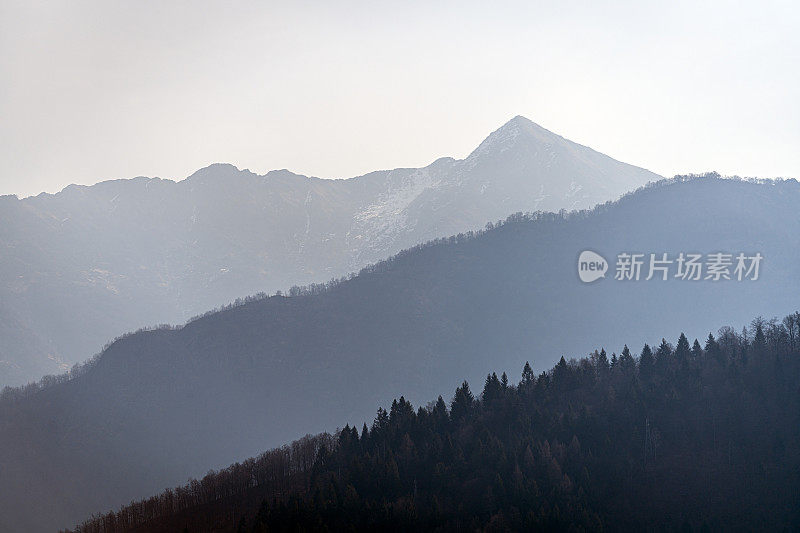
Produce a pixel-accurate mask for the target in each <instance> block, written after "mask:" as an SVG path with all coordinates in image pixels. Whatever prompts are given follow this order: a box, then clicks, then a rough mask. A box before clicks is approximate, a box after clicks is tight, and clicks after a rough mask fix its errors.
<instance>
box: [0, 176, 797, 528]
mask: <svg viewBox="0 0 800 533" xmlns="http://www.w3.org/2000/svg"><path fill="white" fill-rule="evenodd" d="M254 179H255V178H254ZM189 182H190V183H191V180H189ZM214 182H215V183H218V182H217V181H216V180H215V181H214ZM129 183H130V182H129ZM155 183H160V182H155ZM160 186H165V187H173V188H174V187H177V186H178V185H169V184H167V185H164V184H163V183H161V185H160ZM798 205H800V184H798V183H797V182H796V181H794V180H790V181H782V182H772V181H769V182H748V181H740V180H729V179H720V178H718V177H713V176H708V177H701V178H689V179H676V180H666V181H663V182H659V183H657V184H655V185H653V186H650V187H646V188H643V189H641V190H639V191H637V192H636V193H633V194H630V195H626V196H625V197H623V198H622V199H621V200H619V201H618V202H615V203H613V204H609V205H603V206H600V207H598V208H596V209H594V210H592V211H587V212H581V213H575V214H573V215H570V216H566V215H554V214H549V215H548V214H545V215H541V216H537V217H529V218H526V217H512V218H511V219H510V220H509V221H508V222H506V223H504V224H502V225H500V226H498V227H494V228H493V229H491V230H488V231H485V232H483V233H481V234H479V235H477V236H472V237H469V236H465V237H462V238H452V239H444V240H441V241H438V242H436V243H432V244H430V245H427V246H420V247H417V248H414V249H412V250H409V251H405V252H403V253H401V254H399V255H398V256H397V257H395V258H393V259H392V260H390V261H386V262H382V263H380V264H378V265H376V266H374V267H371V268H367V269H365V270H364V271H363V272H361V273H360V274H359V275H358V276H356V277H354V278H352V279H350V280H347V281H344V282H341V283H338V284H334V285H333V286H331V287H328V288H326V289H314V290H309V291H305V292H302V293H300V294H298V295H296V296H293V297H279V296H273V297H269V298H264V299H260V300H256V301H251V302H249V303H246V304H244V305H239V306H235V307H233V308H230V309H226V310H223V311H220V312H217V313H213V314H210V315H208V316H205V317H203V318H200V319H198V320H195V321H193V322H190V323H189V324H187V325H186V326H184V327H182V328H178V329H161V330H156V331H145V332H141V333H138V334H134V335H131V336H128V337H126V338H123V339H121V340H119V341H117V342H115V343H114V344H113V345H111V346H110V347H109V348H108V349H107V350H106V351H105V352H104V353H103V354H102V356H101V357H100V358H99V359H98V360H97V361H96V362H95V363H94V364H93V365H90V366H89V367H87V368H86V369H85V370H84V371H83V372H80V373H78V374H79V375H77V376H76V377H74V379H71V380H68V381H63V382H60V383H56V384H52V385H49V386H47V387H45V388H44V389H43V390H41V391H39V392H37V393H34V394H29V395H27V396H26V395H22V397H19V398H16V399H15V398H12V397H8V396H7V397H6V399H5V400H3V401H2V402H0V473H2V475H0V530H3V531H15V530H21V531H38V530H46V529H54V528H57V527H59V526H61V527H64V526H69V525H70V524H73V523H76V522H77V521H79V520H82V519H84V518H86V517H87V516H89V515H91V513H93V512H99V511H105V510H108V509H110V508H112V507H115V506H118V505H120V504H122V503H125V502H128V501H130V500H131V499H133V498H137V497H142V496H145V495H149V494H153V493H155V492H157V491H159V490H162V489H163V488H165V487H167V486H173V485H176V484H178V483H181V482H183V481H185V480H186V478H187V477H188V476H190V475H193V476H198V475H202V474H203V473H204V472H206V471H207V470H208V469H209V468H217V467H220V466H225V465H227V464H229V463H231V462H232V461H236V460H240V459H244V458H246V457H248V456H252V455H254V454H256V453H258V452H259V451H262V450H264V449H267V448H269V447H271V446H274V445H279V444H281V443H284V442H288V441H289V440H291V439H293V438H296V437H298V436H301V435H303V434H305V433H315V432H319V431H322V430H330V429H333V427H332V426H333V425H334V424H341V423H345V422H348V421H349V422H350V423H353V424H355V425H357V426H358V427H360V426H361V423H362V422H363V421H366V420H371V419H372V417H373V416H374V413H373V411H372V409H373V408H374V406H375V405H380V404H382V403H384V404H385V402H386V401H388V400H389V399H391V398H392V397H395V396H397V395H399V394H404V395H405V396H406V398H407V399H408V400H410V401H411V402H412V403H414V404H415V405H420V404H422V405H424V404H425V402H427V401H430V400H432V399H434V398H435V397H436V395H437V394H439V393H440V392H441V391H446V390H451V391H452V390H454V389H455V387H456V386H457V385H458V384H459V383H460V380H461V379H463V378H467V379H469V380H470V382H471V383H472V384H473V385H474V387H475V388H476V390H477V389H479V386H480V383H482V381H483V378H485V376H486V374H487V372H490V371H498V372H500V371H501V370H507V371H508V372H509V374H510V375H518V373H519V372H520V370H521V369H522V367H523V364H524V363H525V361H526V360H530V361H531V363H532V364H533V366H534V370H535V371H537V372H538V371H539V370H543V369H546V368H549V367H551V366H552V364H553V363H554V362H555V361H557V360H558V359H559V358H560V357H561V356H562V355H564V356H566V357H567V358H569V357H570V356H579V355H585V354H586V353H587V352H588V351H589V350H592V349H594V348H599V347H601V346H604V347H605V349H606V350H607V351H608V353H609V355H610V354H611V352H612V351H616V352H617V353H619V351H620V350H621V349H622V346H619V345H617V344H616V343H618V342H620V339H624V341H625V342H627V343H629V346H630V347H631V350H632V351H633V352H634V353H638V351H639V350H641V345H642V344H643V343H644V342H650V343H651V344H658V343H659V342H660V340H661V339H660V335H661V334H662V332H665V331H673V332H678V331H681V328H683V327H685V325H686V324H692V325H693V327H694V328H695V329H694V330H692V331H685V333H686V334H687V335H688V336H689V339H690V341H691V340H693V339H694V338H695V337H699V338H701V340H702V339H703V338H705V337H706V336H707V335H708V333H709V331H710V330H712V329H713V330H716V328H717V327H718V326H719V324H726V323H727V324H731V325H733V326H737V327H741V326H742V325H743V324H745V323H748V322H749V320H750V318H752V316H753V315H758V314H762V315H765V316H767V317H769V316H772V315H773V314H786V313H788V312H791V311H795V310H796V309H797V307H798V299H797V295H798V294H800V276H798V273H800V267H798V265H800V248H798V247H797V246H795V245H794V244H795V243H796V242H797V235H798V234H800V213H798V210H797V206H798ZM242 209H243V210H246V209H247V208H246V207H243V208H242ZM212 212H213V210H212ZM141 218H143V219H147V217H141ZM218 222H219V221H218ZM220 225H221V224H218V227H219V226H220ZM174 231H175V228H169V227H164V228H163V229H162V231H161V232H160V233H159V234H163V236H164V238H165V239H166V238H168V236H169V235H171V234H172V232H174ZM221 231H222V230H221ZM223 234H225V233H224V231H223ZM226 235H230V234H226ZM198 238H199V237H198ZM584 250H592V251H594V252H596V253H598V254H599V255H601V256H602V257H604V258H606V259H607V260H608V261H609V262H611V268H610V270H609V272H608V273H607V275H606V279H600V280H597V281H595V282H593V283H582V282H581V281H580V280H579V278H578V273H577V259H578V256H579V254H580V253H581V251H584ZM624 252H637V253H644V254H649V253H655V254H658V256H659V258H660V257H661V255H660V254H661V253H668V254H669V257H670V258H672V259H673V260H674V259H675V258H676V257H677V256H678V254H679V253H680V252H687V253H700V254H704V257H705V256H707V255H708V254H714V253H719V252H727V253H732V254H736V253H738V252H746V253H747V254H748V255H755V254H756V253H760V254H761V255H762V256H763V258H764V259H763V263H762V264H761V266H760V272H759V278H758V279H757V280H752V279H745V280H742V281H737V280H736V279H735V278H734V279H731V280H722V281H719V282H714V281H710V280H705V281H702V280H701V281H688V280H681V279H677V278H675V277H674V274H675V270H674V269H675V268H677V266H676V265H673V271H672V272H671V274H670V276H669V279H668V280H666V281H662V280H661V279H660V277H656V278H655V279H651V280H649V281H645V280H644V279H641V280H639V281H631V280H628V281H618V280H615V279H614V270H615V266H614V259H615V257H616V256H617V255H618V254H619V253H624ZM646 274H647V272H646V271H645V272H644V273H643V275H642V277H643V278H644V277H646Z"/></svg>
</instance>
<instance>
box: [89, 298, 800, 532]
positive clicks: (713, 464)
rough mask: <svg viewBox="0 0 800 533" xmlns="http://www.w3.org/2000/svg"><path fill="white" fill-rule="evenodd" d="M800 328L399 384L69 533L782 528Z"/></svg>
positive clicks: (799, 477)
mask: <svg viewBox="0 0 800 533" xmlns="http://www.w3.org/2000/svg"><path fill="white" fill-rule="evenodd" d="M799 327H800V313H794V314H792V315H789V316H787V317H785V318H784V319H783V320H782V321H780V322H778V323H776V324H766V323H763V322H759V321H758V319H756V320H755V321H754V325H753V326H752V327H750V328H748V329H747V330H745V331H746V333H747V334H746V335H737V334H736V333H731V332H726V333H725V334H724V335H721V336H720V337H719V338H718V339H715V338H713V337H710V338H708V339H706V340H705V342H704V343H703V344H701V343H699V342H698V341H695V344H694V346H690V341H689V340H688V339H687V338H686V337H685V336H683V335H681V336H680V337H678V339H677V344H676V346H675V347H674V348H673V347H672V346H671V345H669V343H667V342H666V341H662V343H661V344H660V345H659V346H658V347H653V349H650V348H649V347H648V348H643V349H642V355H641V357H637V356H636V355H635V354H632V353H631V352H629V351H625V350H623V353H622V354H621V355H620V358H619V359H618V360H616V361H614V360H613V359H612V361H609V360H608V357H607V355H606V354H605V353H598V352H597V351H595V352H594V353H593V354H592V355H591V356H590V357H584V358H582V359H580V360H579V361H572V362H570V363H567V362H566V361H565V360H564V359H563V358H562V359H561V360H560V361H559V363H558V364H557V365H556V366H555V367H553V368H552V369H551V370H549V371H548V372H546V373H544V372H543V373H542V374H541V375H539V376H538V377H537V376H535V375H534V374H533V372H532V371H531V369H530V367H528V366H526V367H524V369H523V370H522V377H521V379H520V381H519V383H518V385H514V384H513V383H512V382H511V381H510V380H509V379H508V377H507V376H506V374H505V373H503V374H502V375H501V377H500V378H498V377H497V373H494V372H493V373H492V374H491V375H487V377H486V380H485V381H484V382H483V392H481V393H480V394H478V392H479V389H478V388H477V387H476V388H475V389H470V387H469V384H468V383H466V382H465V383H464V384H462V385H460V386H459V387H458V389H456V393H455V395H454V397H453V399H452V401H451V402H450V408H449V409H448V405H447V404H446V403H445V401H444V400H443V399H442V396H439V398H438V400H437V401H436V402H435V403H432V404H429V406H428V407H427V408H423V407H420V408H419V409H417V410H416V412H415V409H414V406H413V405H411V403H409V402H408V401H407V400H406V399H405V398H404V397H402V396H401V397H400V398H399V399H395V400H394V401H392V404H391V407H390V408H389V409H388V411H387V410H384V409H383V408H382V407H379V408H378V413H377V416H376V417H375V420H374V421H373V422H372V424H370V425H369V426H368V425H366V424H364V425H363V426H362V427H361V429H360V431H359V428H356V427H352V428H351V427H350V426H349V425H345V426H344V429H342V430H341V431H339V432H337V433H336V434H333V435H331V434H328V433H323V434H320V435H316V436H313V437H311V436H307V437H305V438H303V439H300V440H299V441H295V442H293V443H292V444H291V445H289V446H285V447H282V448H276V449H273V450H270V451H267V452H265V453H263V454H260V455H259V456H258V457H256V458H253V459H248V460H246V461H244V462H242V463H236V464H234V465H231V466H229V467H228V468H225V469H223V470H221V471H219V472H210V473H208V474H207V475H205V476H204V477H203V478H202V479H200V480H191V481H190V482H189V483H187V484H185V485H183V486H181V487H178V488H176V489H175V490H168V491H165V492H163V493H161V494H158V495H155V496H152V497H149V498H146V499H143V500H140V501H137V502H134V503H132V504H131V505H127V506H124V507H123V508H122V509H120V510H119V511H117V512H112V513H108V514H105V515H102V516H99V517H95V518H92V519H89V520H87V521H86V522H84V523H82V524H80V525H79V526H78V527H77V528H76V529H75V533H95V532H97V531H106V532H112V531H113V532H114V533H126V532H136V531H147V532H149V533H161V532H164V533H170V532H173V531H193V532H196V533H199V532H206V531H207V532H222V531H230V532H233V531H236V532H238V533H244V532H248V531H251V532H253V533H266V532H287V533H288V532H292V531H319V530H323V529H324V530H328V531H458V530H465V529H468V530H470V531H577V530H586V531H607V530H613V531H651V530H655V531H698V530H699V531H704V530H708V531H731V530H734V531H756V530H757V531H762V530H765V531H784V530H786V531H788V530H793V529H797V527H798V526H800V508H799V507H798V506H797V501H796V499H797V494H798V493H800V424H798V423H797V422H798V420H800V394H798V393H799V392H800V389H798V383H799V382H800V329H798V328H799ZM703 346H705V347H703ZM454 377H455V376H454ZM732 378H733V379H732ZM476 385H477V384H476ZM473 390H474V393H473ZM698 473H701V474H702V475H698ZM652 494H657V495H658V497H642V495H652Z"/></svg>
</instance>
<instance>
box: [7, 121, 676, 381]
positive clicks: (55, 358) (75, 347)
mask: <svg viewBox="0 0 800 533" xmlns="http://www.w3.org/2000/svg"><path fill="white" fill-rule="evenodd" d="M659 178H660V176H658V175H656V174H653V173H651V172H648V171H646V170H643V169H641V168H637V167H634V166H631V165H627V164H625V163H621V162H619V161H615V160H614V159H611V158H610V157H607V156H605V155H603V154H600V153H598V152H595V151H594V150H591V149H590V148H587V147H585V146H581V145H578V144H575V143H573V142H571V141H569V140H567V139H564V138H562V137H560V136H558V135H556V134H554V133H551V132H550V131H547V130H546V129H544V128H542V127H540V126H538V125H536V124H534V123H533V122H531V121H529V120H527V119H525V118H523V117H516V118H514V119H512V120H511V121H509V122H508V123H507V124H505V125H504V126H503V127H501V128H500V129H498V130H497V131H495V132H494V133H492V134H491V135H490V136H489V137H488V138H487V139H486V140H485V141H483V142H482V143H481V145H480V146H479V147H478V148H477V149H475V150H474V151H473V152H472V153H471V154H470V155H469V156H468V157H467V158H466V159H463V160H455V159H452V158H442V159H439V160H437V161H435V162H433V163H432V164H430V165H428V166H427V167H424V168H417V169H395V170H385V171H378V172H372V173H370V174H367V175H364V176H360V177H357V178H352V179H346V180H323V179H317V178H309V177H306V176H300V175H297V174H293V173H291V172H289V171H286V170H279V171H273V172H269V173H268V174H266V175H264V176H259V175H256V174H253V173H251V172H249V171H247V170H238V169H236V168H235V167H233V166H231V165H212V166H210V167H208V168H205V169H202V170H200V171H198V172H196V173H195V174H193V175H192V176H190V177H188V178H187V179H185V180H183V181H180V182H177V183H176V182H173V181H169V180H162V179H158V178H153V179H148V178H135V179H130V180H116V181H107V182H103V183H99V184H97V185H94V186H77V185H70V186H69V187H67V188H65V189H64V190H63V191H61V192H60V193H58V194H55V195H50V194H40V195H38V196H36V197H30V198H25V199H22V200H20V199H17V198H16V197H14V196H4V197H0V250H3V253H2V254H0V386H2V385H6V384H14V385H16V384H21V383H24V382H26V381H29V380H34V379H38V378H39V377H41V376H42V375H44V374H48V373H57V372H61V371H63V370H65V369H66V368H68V367H69V366H70V365H72V364H73V363H76V362H79V361H83V360H85V359H87V358H88V357H90V356H91V355H92V354H94V353H96V352H98V351H99V350H100V348H101V347H102V346H103V344H105V343H106V342H108V341H109V340H111V339H113V338H114V337H116V336H118V335H120V334H123V333H125V332H127V331H130V330H134V329H138V328H140V327H142V326H148V325H153V324H157V323H162V322H165V323H183V322H184V321H185V320H186V319H188V318H189V317H191V316H194V315H197V314H199V313H203V312H205V311H207V310H209V309H211V308H214V307H218V306H220V305H223V304H226V303H229V302H231V301H233V300H234V299H235V298H238V297H244V296H248V295H251V294H254V293H257V292H262V291H263V292H267V293H272V292H274V291H276V290H281V289H286V288H288V287H290V286H291V285H304V284H307V283H311V282H321V281H327V280H329V279H330V278H332V277H339V276H343V275H345V274H348V273H350V272H352V271H357V270H358V269H360V268H361V267H363V266H365V265H367V264H370V263H374V262H376V261H379V260H381V259H384V258H386V257H388V256H390V255H391V254H394V253H396V252H398V251H400V250H402V249H405V248H408V247H411V246H414V245H416V244H418V243H421V242H425V241H427V240H429V239H433V238H437V237H445V236H449V235H454V234H457V233H460V232H465V231H468V230H474V229H478V228H482V227H483V226H484V225H485V224H486V223H487V222H489V221H496V220H498V219H503V218H505V217H506V216H508V215H509V214H511V213H515V212H517V211H526V212H527V211H536V210H544V211H558V210H560V209H567V210H572V209H581V208H588V207H592V206H594V205H596V204H598V203H602V202H605V201H608V200H613V199H616V198H618V197H619V196H620V195H622V194H623V193H625V192H627V191H629V190H632V189H634V188H635V187H637V186H640V185H643V184H645V183H647V182H649V181H654V180H657V179H659Z"/></svg>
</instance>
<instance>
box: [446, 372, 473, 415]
mask: <svg viewBox="0 0 800 533" xmlns="http://www.w3.org/2000/svg"><path fill="white" fill-rule="evenodd" d="M474 403H475V397H474V396H473V395H472V391H471V390H469V383H467V381H466V380H464V382H463V383H462V384H461V386H460V387H458V388H457V389H456V394H455V396H453V401H452V403H451V404H450V416H451V417H452V418H453V420H460V419H462V418H464V417H466V416H467V415H469V413H470V412H471V411H472V407H473V405H474Z"/></svg>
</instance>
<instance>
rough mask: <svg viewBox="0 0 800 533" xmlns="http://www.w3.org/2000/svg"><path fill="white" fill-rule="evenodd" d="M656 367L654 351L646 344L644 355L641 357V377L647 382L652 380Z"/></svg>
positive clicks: (643, 349)
mask: <svg viewBox="0 0 800 533" xmlns="http://www.w3.org/2000/svg"><path fill="white" fill-rule="evenodd" d="M654 366H655V362H654V360H653V351H652V350H651V349H650V345H648V344H645V345H644V348H642V354H641V355H640V356H639V376H641V378H642V379H643V380H645V381H646V380H649V379H651V378H652V377H653V370H654Z"/></svg>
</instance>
